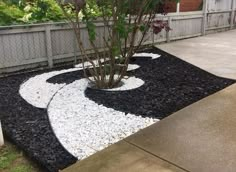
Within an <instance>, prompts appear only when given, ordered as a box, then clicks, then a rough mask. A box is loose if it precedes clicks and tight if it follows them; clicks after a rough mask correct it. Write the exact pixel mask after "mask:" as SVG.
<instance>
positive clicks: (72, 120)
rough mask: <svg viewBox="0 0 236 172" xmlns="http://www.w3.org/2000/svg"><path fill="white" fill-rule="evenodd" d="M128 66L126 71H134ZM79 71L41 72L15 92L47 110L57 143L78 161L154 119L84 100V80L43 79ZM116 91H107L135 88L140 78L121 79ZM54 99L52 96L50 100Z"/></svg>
mask: <svg viewBox="0 0 236 172" xmlns="http://www.w3.org/2000/svg"><path fill="white" fill-rule="evenodd" d="M135 56H137V57H142V56H145V57H146V56H149V57H152V59H155V58H158V57H160V56H159V55H157V54H152V53H140V54H135ZM139 67H140V66H138V65H129V67H128V70H129V71H130V70H135V69H138V68H139ZM77 70H82V68H81V67H79V66H77V68H73V69H67V70H61V71H54V72H49V73H44V74H41V75H37V76H35V77H32V78H30V79H29V80H27V81H26V82H24V83H23V84H22V85H21V86H20V90H19V93H20V95H21V96H22V98H24V99H25V100H26V101H27V102H28V103H29V104H31V105H33V106H35V107H38V108H48V116H49V119H50V123H51V126H52V128H53V130H54V133H55V135H56V136H57V138H58V140H59V141H60V142H61V144H62V145H63V146H64V147H65V148H66V149H67V150H68V151H69V152H70V153H71V154H72V155H74V156H76V157H78V159H83V158H86V157H88V156H89V155H92V154H93V153H95V152H97V151H98V150H102V149H104V148H105V147H107V146H109V145H111V144H113V143H115V142H117V141H119V140H121V139H123V138H125V137H127V136H129V135H131V134H133V133H135V132H137V131H139V130H140V129H142V128H145V127H147V126H149V125H151V124H153V123H155V122H157V121H159V120H158V119H153V118H143V117H141V116H137V115H133V114H127V115H126V114H125V113H123V112H120V111H116V110H114V109H112V108H107V107H105V106H103V105H98V104H97V103H96V102H94V101H92V100H90V99H88V98H86V97H85V94H84V91H85V89H86V88H87V86H88V81H87V79H85V78H84V79H80V80H77V81H74V82H73V83H71V84H69V85H66V84H52V83H48V82H47V80H48V79H50V78H51V77H54V76H56V75H60V74H63V73H67V72H73V71H77ZM122 81H123V83H124V84H123V85H122V86H121V87H120V88H115V89H110V90H107V91H124V90H129V89H135V88H137V87H140V86H142V85H143V84H144V82H143V81H142V80H141V79H138V78H135V77H130V78H128V79H123V80H122ZM53 96H54V97H53Z"/></svg>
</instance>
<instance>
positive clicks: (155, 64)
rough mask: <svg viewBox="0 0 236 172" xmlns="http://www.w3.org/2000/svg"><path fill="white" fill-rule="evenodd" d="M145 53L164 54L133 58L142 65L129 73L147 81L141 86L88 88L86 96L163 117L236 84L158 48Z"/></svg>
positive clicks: (115, 107)
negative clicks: (112, 89)
mask: <svg viewBox="0 0 236 172" xmlns="http://www.w3.org/2000/svg"><path fill="white" fill-rule="evenodd" d="M146 52H150V53H156V54H160V55H161V57H160V58H158V59H156V60H151V59H149V60H147V59H145V58H136V60H134V61H133V63H135V64H138V65H140V66H142V67H141V68H140V69H138V70H136V71H135V72H131V73H129V75H130V76H135V77H137V78H140V79H142V80H144V81H145V84H144V85H143V86H142V87H140V88H137V89H134V90H130V91H123V92H109V91H101V90H95V89H87V90H86V96H87V97H89V98H90V99H92V100H94V101H95V102H97V103H98V104H103V105H105V106H107V107H112V108H113V109H115V110H119V111H122V112H126V113H133V114H139V115H142V116H148V117H156V118H159V119H162V118H165V117H167V116H168V115H170V114H172V113H173V112H176V111H178V110H180V109H182V108H184V107H186V106H188V105H190V104H192V103H194V102H196V101H198V100H200V99H202V98H204V97H206V96H209V95H211V94H213V93H215V92H217V91H219V90H221V89H223V88H225V87H227V86H229V85H231V84H233V83H235V81H234V80H230V79H225V78H220V77H216V76H215V75H212V74H210V73H208V72H206V71H204V70H202V69H200V68H198V67H196V66H193V65H191V64H189V63H187V62H185V61H183V60H181V59H179V58H177V57H175V56H172V55H170V54H168V53H166V52H164V51H161V50H159V49H157V48H152V49H149V50H147V51H146Z"/></svg>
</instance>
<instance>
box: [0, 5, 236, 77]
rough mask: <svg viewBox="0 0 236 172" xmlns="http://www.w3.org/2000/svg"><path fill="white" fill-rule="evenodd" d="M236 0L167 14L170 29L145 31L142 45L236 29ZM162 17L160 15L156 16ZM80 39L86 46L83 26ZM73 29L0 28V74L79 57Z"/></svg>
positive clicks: (49, 26) (43, 26)
mask: <svg viewBox="0 0 236 172" xmlns="http://www.w3.org/2000/svg"><path fill="white" fill-rule="evenodd" d="M235 11H236V0H204V7H203V10H202V11H196V12H183V13H182V12H176V13H170V14H168V15H167V16H165V17H164V18H163V19H164V20H168V21H169V24H170V27H171V28H172V30H171V31H170V32H169V33H166V32H165V31H162V32H161V33H160V34H158V35H154V34H153V33H151V32H150V33H149V35H148V38H147V40H146V41H145V44H156V43H159V42H170V41H173V40H178V39H184V38H190V37H196V36H201V35H205V34H208V33H212V32H217V31H223V30H228V29H234V28H236V17H235V14H236V13H235ZM157 18H162V16H157ZM96 26H97V30H96V31H97V34H98V35H101V37H100V38H98V40H97V44H98V45H101V48H102V45H103V41H102V35H103V34H104V26H103V24H102V23H99V22H96ZM84 33H85V34H84V38H83V41H84V42H85V44H87V45H88V46H89V42H88V38H87V34H86V29H84ZM79 54H80V53H79V51H78V48H77V45H76V40H75V36H74V33H73V31H72V30H71V28H69V27H68V25H67V24H66V23H54V24H40V25H37V24H35V25H23V26H9V27H0V74H4V73H8V72H13V71H19V70H22V69H29V68H36V67H47V66H49V67H53V66H54V65H56V64H59V63H65V62H69V61H73V60H74V59H75V57H78V58H79Z"/></svg>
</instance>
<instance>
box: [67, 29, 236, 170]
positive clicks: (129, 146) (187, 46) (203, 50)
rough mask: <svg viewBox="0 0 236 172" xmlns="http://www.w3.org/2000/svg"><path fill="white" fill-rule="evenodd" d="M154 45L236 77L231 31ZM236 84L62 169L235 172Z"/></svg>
mask: <svg viewBox="0 0 236 172" xmlns="http://www.w3.org/2000/svg"><path fill="white" fill-rule="evenodd" d="M159 48H161V49H163V50H165V51H167V52H169V53H171V54H174V55H176V56H178V57H180V58H182V59H184V60H185V61H188V62H190V63H192V64H194V65H196V66H199V67H200V68H202V69H205V70H207V71H209V72H211V73H214V74H216V75H218V76H223V77H228V78H234V79H236V31H235V30H233V31H229V32H225V33H219V34H214V35H208V36H206V37H199V38H193V39H188V40H183V41H178V42H174V43H171V44H164V45H160V46H159ZM235 158H236V84H235V85H232V86H230V87H228V88H226V89H224V90H222V91H220V92H218V93H216V94H214V95H211V96H209V97H207V98H204V99H202V100H200V101H198V102H196V103H194V104H192V105H190V106H188V107H186V108H184V109H182V110H180V111H178V112H176V113H174V114H173V115H171V116H169V117H167V118H165V119H163V120H162V121H160V122H158V123H156V124H154V125H152V126H150V127H148V128H146V129H144V130H142V131H140V132H138V133H136V134H134V135H132V136H130V137H128V138H126V139H125V140H122V141H120V142H119V143H117V144H114V145H112V146H110V147H108V148H107V149H105V150H103V151H101V152H98V153H96V154H94V155H92V156H90V157H89V158H87V159H85V160H83V161H80V162H78V163H76V164H74V165H72V166H71V167H69V168H67V169H65V170H63V172H186V171H190V172H235V171H236V160H235Z"/></svg>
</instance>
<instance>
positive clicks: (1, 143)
mask: <svg viewBox="0 0 236 172" xmlns="http://www.w3.org/2000/svg"><path fill="white" fill-rule="evenodd" d="M3 145H4V139H3V133H2V125H1V121H0V147H1V146H3Z"/></svg>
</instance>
